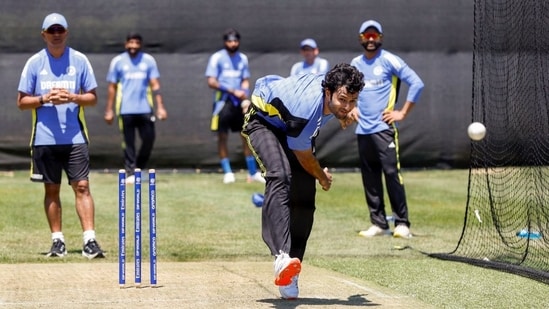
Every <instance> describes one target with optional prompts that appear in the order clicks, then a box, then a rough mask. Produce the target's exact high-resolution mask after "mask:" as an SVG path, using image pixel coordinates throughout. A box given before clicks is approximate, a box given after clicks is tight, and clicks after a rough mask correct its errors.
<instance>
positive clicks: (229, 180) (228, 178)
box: [223, 173, 235, 183]
mask: <svg viewBox="0 0 549 309" xmlns="http://www.w3.org/2000/svg"><path fill="white" fill-rule="evenodd" d="M233 182H235V178H234V173H225V175H224V176H223V183H233Z"/></svg>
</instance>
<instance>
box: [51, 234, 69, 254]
mask: <svg viewBox="0 0 549 309" xmlns="http://www.w3.org/2000/svg"><path fill="white" fill-rule="evenodd" d="M65 255H67V248H66V247H65V243H64V242H63V241H62V240H61V239H59V238H56V239H54V240H53V243H52V245H51V249H50V251H49V252H48V253H46V257H64V256H65Z"/></svg>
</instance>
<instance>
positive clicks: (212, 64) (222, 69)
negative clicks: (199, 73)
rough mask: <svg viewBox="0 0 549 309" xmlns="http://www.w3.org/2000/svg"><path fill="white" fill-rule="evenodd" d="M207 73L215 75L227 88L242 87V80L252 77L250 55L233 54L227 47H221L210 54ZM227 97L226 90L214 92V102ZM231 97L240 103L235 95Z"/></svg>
mask: <svg viewBox="0 0 549 309" xmlns="http://www.w3.org/2000/svg"><path fill="white" fill-rule="evenodd" d="M205 75H206V77H215V78H216V79H217V81H218V82H219V85H220V86H221V87H223V88H225V89H241V85H242V81H243V80H245V79H249V78H250V68H249V66H248V57H247V56H246V55H245V54H243V53H241V52H236V53H235V54H234V55H232V56H231V55H230V54H229V52H228V51H227V50H226V49H221V50H219V51H217V52H215V53H214V54H213V55H211V56H210V59H209V60H208V66H207V67H206V74H205ZM226 99H227V93H226V92H223V91H220V90H216V91H215V92H214V102H217V101H221V100H223V101H225V100H226ZM230 99H231V100H232V101H233V104H235V105H240V102H239V100H238V99H236V98H235V97H233V96H230Z"/></svg>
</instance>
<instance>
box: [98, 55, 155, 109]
mask: <svg viewBox="0 0 549 309" xmlns="http://www.w3.org/2000/svg"><path fill="white" fill-rule="evenodd" d="M159 77H160V73H159V71H158V66H157V64H156V61H155V60H154V57H153V56H151V55H150V54H147V53H144V52H139V53H138V54H137V55H136V56H135V58H132V57H130V54H129V53H127V52H124V53H121V54H119V55H118V56H116V57H114V58H113V59H112V60H111V64H110V66H109V71H108V73H107V82H109V83H115V84H117V89H116V100H115V106H116V111H117V114H119V115H128V114H148V113H152V112H153V104H154V103H153V102H154V101H153V96H152V90H151V89H150V81H151V79H156V78H159Z"/></svg>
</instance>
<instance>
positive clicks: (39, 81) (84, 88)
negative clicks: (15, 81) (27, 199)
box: [17, 13, 104, 259]
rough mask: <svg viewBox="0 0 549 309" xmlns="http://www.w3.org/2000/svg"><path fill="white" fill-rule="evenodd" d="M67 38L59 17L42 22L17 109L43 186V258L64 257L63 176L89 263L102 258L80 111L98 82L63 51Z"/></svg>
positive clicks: (83, 62)
mask: <svg viewBox="0 0 549 309" xmlns="http://www.w3.org/2000/svg"><path fill="white" fill-rule="evenodd" d="M68 33H69V30H68V24H67V21H66V19H65V17H64V16H63V15H61V14H58V13H52V14H50V15H48V16H46V18H45V19H44V22H43V23H42V38H43V39H44V41H45V42H46V48H44V49H42V50H40V51H39V52H38V53H36V54H34V55H33V56H31V57H30V58H29V59H28V60H27V63H26V64H25V67H24V68H23V72H22V74H21V79H20V81H19V87H18V91H19V92H18V96H17V106H18V107H19V109H21V110H31V111H32V114H33V117H32V120H33V130H32V136H31V147H32V174H31V180H32V181H35V182H42V183H44V190H45V196H44V208H45V212H46V217H47V219H48V223H49V227H50V231H51V238H52V241H53V244H52V246H51V249H50V251H49V252H48V253H47V256H48V257H63V256H65V255H66V254H67V249H66V247H65V237H64V235H63V232H62V230H61V228H62V215H61V200H60V196H59V193H60V189H61V178H62V173H63V171H65V173H66V175H67V178H68V182H69V184H70V185H71V187H72V189H73V192H74V195H75V200H76V205H75V206H76V212H77V213H78V217H79V219H80V224H81V226H82V229H83V241H84V242H83V243H84V246H83V249H82V255H83V256H85V257H87V258H89V259H93V258H96V257H104V253H103V251H102V250H101V248H100V247H99V244H98V243H97V241H96V240H95V228H94V225H95V222H94V208H95V207H94V202H93V198H92V195H91V193H90V188H89V169H90V157H89V151H88V134H87V127H86V121H85V118H84V107H88V106H94V105H95V104H96V103H97V96H96V93H95V89H96V88H97V82H96V80H95V76H94V74H93V69H92V66H91V64H90V62H89V61H88V59H87V57H86V56H85V55H84V54H82V53H80V52H78V51H76V50H74V49H72V48H70V47H68V46H66V41H67V37H68Z"/></svg>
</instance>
